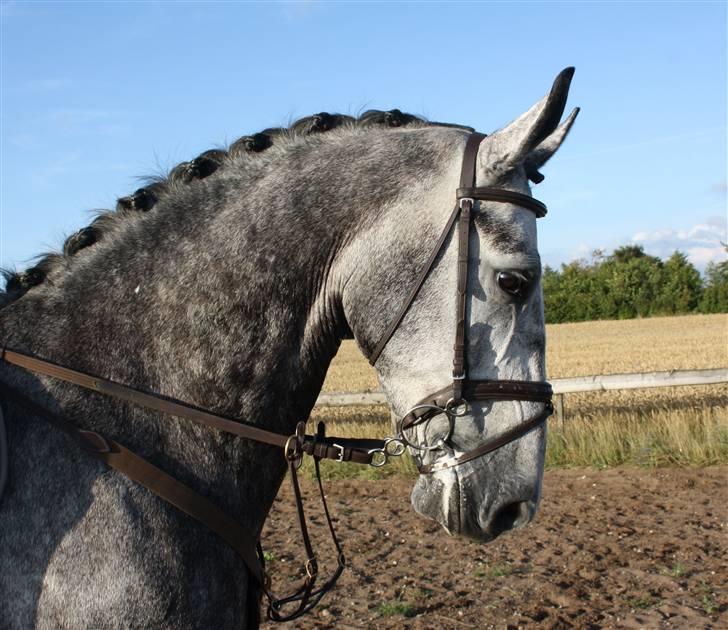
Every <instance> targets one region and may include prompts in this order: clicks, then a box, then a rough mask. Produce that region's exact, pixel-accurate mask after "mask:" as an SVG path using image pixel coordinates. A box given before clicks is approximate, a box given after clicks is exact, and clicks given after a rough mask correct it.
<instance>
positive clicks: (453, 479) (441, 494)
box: [411, 468, 462, 536]
mask: <svg viewBox="0 0 728 630" xmlns="http://www.w3.org/2000/svg"><path fill="white" fill-rule="evenodd" d="M411 502H412V507H414V509H415V511H416V512H417V513H418V514H421V515H422V516H426V517H427V518H430V519H432V520H434V521H437V522H438V523H440V525H442V527H443V528H444V529H445V531H446V532H447V533H448V534H450V535H451V536H457V535H458V534H460V526H461V522H462V519H461V515H460V509H461V506H460V485H459V483H458V478H457V473H456V472H455V469H454V468H450V469H447V470H443V471H441V472H439V473H436V474H431V475H419V476H418V477H417V481H416V483H415V486H414V488H412V495H411Z"/></svg>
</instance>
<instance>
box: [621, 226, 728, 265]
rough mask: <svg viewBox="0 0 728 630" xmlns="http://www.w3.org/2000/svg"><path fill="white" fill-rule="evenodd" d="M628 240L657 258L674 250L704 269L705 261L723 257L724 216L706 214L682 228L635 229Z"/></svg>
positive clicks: (727, 237) (727, 235)
mask: <svg viewBox="0 0 728 630" xmlns="http://www.w3.org/2000/svg"><path fill="white" fill-rule="evenodd" d="M632 242H633V243H637V244H639V245H642V246H644V248H645V251H646V252H647V253H648V254H652V255H654V256H659V257H660V258H667V257H669V256H670V255H671V254H672V253H673V252H674V251H675V250H680V251H681V252H683V253H684V254H685V255H687V257H688V259H689V260H690V262H692V263H693V264H694V265H695V266H696V267H698V268H699V269H704V268H705V265H707V264H708V263H709V262H718V261H722V260H725V259H726V252H725V247H724V245H723V243H726V242H728V224H727V223H726V219H725V218H724V217H708V218H707V219H706V220H705V221H703V222H701V223H697V224H695V225H693V226H692V227H690V228H688V229H686V230H675V229H672V228H665V229H662V230H655V231H653V232H638V233H637V234H635V235H634V236H633V237H632Z"/></svg>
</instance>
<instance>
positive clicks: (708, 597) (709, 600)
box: [700, 582, 718, 615]
mask: <svg viewBox="0 0 728 630" xmlns="http://www.w3.org/2000/svg"><path fill="white" fill-rule="evenodd" d="M700 604H701V606H702V607H703V611H704V612H705V614H706V615H714V614H715V613H716V612H718V604H717V602H716V601H715V594H714V593H713V591H712V590H711V588H710V585H709V584H706V583H705V582H703V583H702V584H701V585H700Z"/></svg>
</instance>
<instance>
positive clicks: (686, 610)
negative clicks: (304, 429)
mask: <svg viewBox="0 0 728 630" xmlns="http://www.w3.org/2000/svg"><path fill="white" fill-rule="evenodd" d="M727 481H728V467H711V468H702V469H695V470H686V469H656V470H646V469H635V468H617V469H610V470H604V471H596V470H592V469H580V470H557V471H552V472H547V473H546V477H545V483H544V496H543V500H542V503H541V510H540V512H539V514H538V515H537V518H536V520H535V521H534V522H533V523H532V524H531V525H529V526H528V527H527V528H525V529H522V530H519V531H516V532H511V533H509V534H506V535H504V536H502V537H500V538H499V539H498V540H496V541H495V542H494V543H491V544H489V545H480V544H477V543H473V542H469V541H467V540H463V539H457V538H452V537H450V536H448V535H447V534H446V533H445V532H444V531H443V530H442V529H441V528H440V526H439V525H437V524H436V523H434V522H430V521H428V520H426V519H424V518H422V517H420V516H418V515H417V514H416V513H415V512H414V511H413V510H412V508H411V507H410V504H409V492H410V488H411V485H412V480H411V479H407V478H402V477H392V478H388V479H384V480H378V481H369V480H339V481H329V482H327V483H326V491H327V496H328V497H329V502H330V507H331V509H332V512H333V514H334V515H335V518H336V524H337V529H338V532H339V535H340V538H341V539H342V543H343V545H344V547H345V552H346V554H347V558H348V561H349V563H350V566H349V567H348V568H347V569H346V571H345V572H344V574H343V576H342V577H341V579H340V580H339V583H338V585H337V586H336V588H335V589H334V591H333V592H331V593H329V594H328V595H327V596H326V597H325V598H324V600H323V601H322V603H321V604H320V605H319V607H318V608H317V609H316V610H315V611H314V612H313V613H311V614H309V615H308V616H307V617H305V618H303V619H300V620H298V621H295V622H292V623H291V624H289V627H297V628H298V627H300V628H344V629H345V628H394V627H397V628H400V627H406V628H452V629H460V628H522V627H536V626H538V627H543V628H572V627H573V628H663V627H665V628H672V627H674V628H726V627H728V567H727V564H726V557H727V556H728V553H727V552H728V537H727V536H726V534H727V530H728V525H726V521H727V520H728V513H727V512H728V491H727V488H728V484H727V483H726V482H727ZM289 486H290V484H289V483H288V482H286V483H285V484H284V487H283V489H282V491H281V494H280V496H279V498H278V499H277V501H276V504H275V506H274V508H273V511H272V513H271V516H270V519H269V521H268V524H267V526H266V529H265V531H264V534H263V544H264V548H265V549H266V553H267V557H268V558H269V565H270V569H271V573H272V574H273V577H274V586H275V587H277V589H278V590H279V591H282V590H285V589H287V588H290V587H291V586H292V585H294V584H295V583H296V582H295V581H293V577H294V576H300V575H301V572H300V564H301V562H302V560H301V559H302V556H301V555H300V553H301V552H300V549H301V543H300V534H299V531H298V527H297V524H296V516H295V507H294V504H293V502H292V495H291V492H290V488H289ZM304 490H305V494H306V497H307V498H308V503H307V505H308V514H309V519H310V528H311V529H312V530H313V531H312V534H313V538H314V539H315V542H316V549H317V553H318V556H319V558H320V562H321V564H322V565H323V569H324V570H326V569H327V568H330V567H331V566H332V565H333V559H334V556H335V553H334V551H333V549H332V548H331V547H330V543H329V542H328V538H327V531H326V525H325V522H324V520H323V515H322V513H321V510H320V507H319V503H318V502H317V500H316V495H315V494H314V492H315V491H316V490H315V486H314V482H312V481H306V480H304ZM276 626H277V627H280V625H278V624H268V625H266V626H265V627H269V628H272V627H276Z"/></svg>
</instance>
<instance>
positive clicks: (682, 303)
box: [655, 251, 703, 314]
mask: <svg viewBox="0 0 728 630" xmlns="http://www.w3.org/2000/svg"><path fill="white" fill-rule="evenodd" d="M662 271H663V282H662V286H661V287H660V290H659V294H658V296H657V301H656V304H655V312H657V313H669V314H677V313H691V312H693V311H694V310H695V309H696V308H697V306H698V302H699V301H700V296H701V293H702V289H703V281H702V279H701V278H700V273H699V272H698V270H697V269H696V268H695V267H694V266H693V264H692V263H691V262H690V261H689V260H688V258H687V256H686V255H685V254H683V253H682V252H678V251H676V252H675V253H674V254H673V255H672V256H670V258H668V259H667V261H666V262H665V265H664V267H663V270H662Z"/></svg>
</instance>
